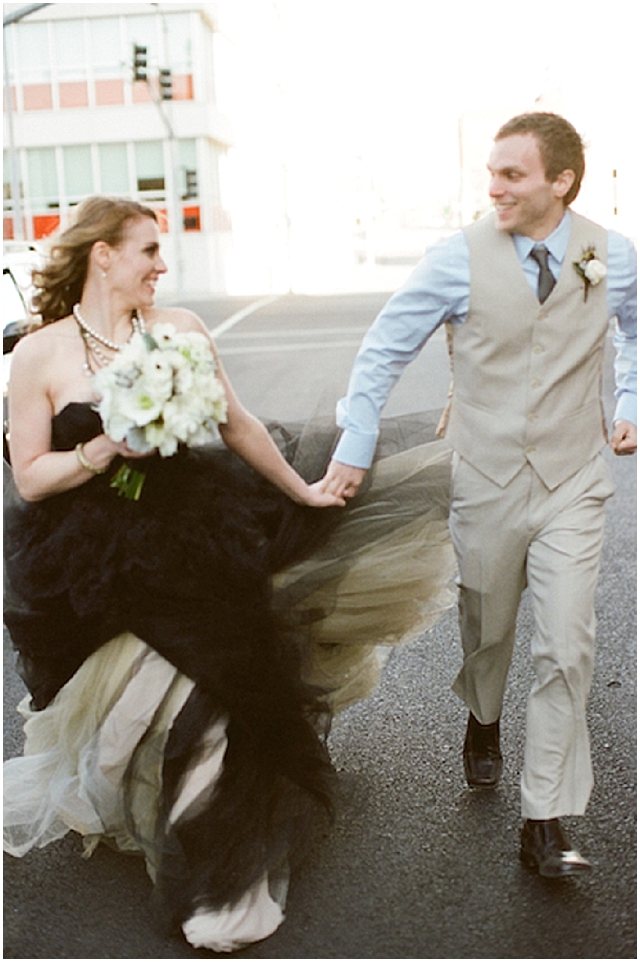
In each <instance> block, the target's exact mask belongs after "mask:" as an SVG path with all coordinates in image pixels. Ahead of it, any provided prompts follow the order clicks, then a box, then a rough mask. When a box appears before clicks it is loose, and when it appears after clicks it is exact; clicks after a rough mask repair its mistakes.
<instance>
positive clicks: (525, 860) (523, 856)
mask: <svg viewBox="0 0 640 962" xmlns="http://www.w3.org/2000/svg"><path fill="white" fill-rule="evenodd" d="M520 861H521V862H522V864H523V865H524V866H525V868H528V869H529V870H530V871H532V872H535V873H536V874H537V875H539V876H540V877H541V878H550V879H560V878H570V877H571V876H572V875H573V876H575V875H584V874H585V872H589V871H590V870H591V865H589V864H588V863H585V864H584V865H580V864H579V863H575V862H573V863H572V862H568V863H567V864H566V865H559V866H558V868H557V870H556V869H547V870H546V871H545V870H544V869H542V868H541V867H540V866H539V865H538V860H537V859H536V858H534V857H533V856H532V855H529V854H527V853H526V852H522V851H521V852H520Z"/></svg>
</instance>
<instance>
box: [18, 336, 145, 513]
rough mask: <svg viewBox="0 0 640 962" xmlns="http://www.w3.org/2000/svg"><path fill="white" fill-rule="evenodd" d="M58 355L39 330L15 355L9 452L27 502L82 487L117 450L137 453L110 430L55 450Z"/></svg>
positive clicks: (49, 341)
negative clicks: (73, 446)
mask: <svg viewBox="0 0 640 962" xmlns="http://www.w3.org/2000/svg"><path fill="white" fill-rule="evenodd" d="M43 333H44V332H43ZM53 357H55V350H53V345H52V339H51V338H50V337H47V336H42V335H41V334H38V333H36V334H33V335H28V336H27V337H25V338H23V339H22V340H21V341H20V342H19V343H18V344H17V345H16V347H15V348H14V351H13V356H12V360H11V377H10V380H9V399H8V400H9V452H10V456H11V468H12V472H13V478H14V481H15V485H16V488H17V490H18V493H19V494H20V496H21V497H22V498H24V500H25V501H42V500H44V499H45V498H48V497H51V496H52V495H54V494H60V493H62V492H63V491H69V490H70V489H71V488H76V487H79V486H80V485H81V484H84V483H85V482H86V481H88V480H89V479H90V478H92V477H93V476H94V474H97V473H102V472H103V471H105V470H106V469H107V468H108V466H109V464H110V463H111V461H112V460H113V458H114V457H115V456H116V454H123V455H126V456H127V457H132V456H134V453H133V452H129V450H128V448H127V446H126V445H123V444H116V443H115V442H114V441H112V440H111V439H110V438H108V437H107V436H106V435H105V434H100V435H98V436H97V437H95V438H92V439H91V440H90V441H87V443H86V444H84V445H83V446H82V449H81V451H80V452H79V453H78V452H76V451H75V450H74V451H52V450H51V417H52V414H53V413H54V411H53V405H52V402H51V391H50V382H51V378H52V375H53V371H55V370H56V367H55V363H54V362H52V358H53ZM82 462H84V464H83V463H82Z"/></svg>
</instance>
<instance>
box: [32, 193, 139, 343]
mask: <svg viewBox="0 0 640 962" xmlns="http://www.w3.org/2000/svg"><path fill="white" fill-rule="evenodd" d="M140 217H151V218H152V219H153V220H157V218H156V215H155V213H154V212H153V211H152V210H151V208H150V207H145V206H143V205H142V204H139V203H138V202H137V201H135V200H121V199H119V198H114V197H89V198H88V199H87V200H85V201H83V202H82V204H80V205H79V206H78V208H77V210H76V213H75V217H74V220H73V223H72V224H71V226H70V227H68V228H67V229H66V230H64V231H63V232H62V233H61V234H60V235H59V236H58V237H57V238H56V239H55V240H54V242H53V244H52V246H51V248H50V250H49V257H48V259H47V263H46V264H45V266H44V267H42V268H40V269H36V270H35V271H34V272H33V284H34V287H35V289H36V292H35V294H34V296H33V310H34V311H35V312H36V313H37V314H39V315H40V323H42V324H50V323H51V322H52V321H57V320H59V319H60V318H61V317H66V316H67V314H70V313H71V311H72V309H73V305H74V304H76V303H77V302H78V301H79V300H80V298H81V297H82V291H83V289H84V285H85V282H86V280H87V271H88V268H89V254H90V253H91V249H92V247H93V245H94V244H95V243H96V241H104V242H105V243H106V244H108V245H109V246H110V247H119V245H120V244H121V243H122V240H123V238H124V232H125V228H126V226H127V224H128V223H129V221H132V220H137V219H138V218H140Z"/></svg>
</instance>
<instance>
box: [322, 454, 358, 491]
mask: <svg viewBox="0 0 640 962" xmlns="http://www.w3.org/2000/svg"><path fill="white" fill-rule="evenodd" d="M366 473H367V472H366V470H365V469H364V468H354V467H351V465H350V464H341V462H340V461H331V462H330V464H329V467H328V468H327V473H326V474H325V476H324V478H323V479H322V481H320V486H321V488H322V490H323V491H325V492H326V493H327V494H332V495H334V496H335V497H337V498H354V497H355V496H356V494H357V493H358V491H359V490H360V485H361V484H362V482H363V480H364V476H365V474H366Z"/></svg>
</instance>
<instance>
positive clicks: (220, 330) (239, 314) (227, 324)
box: [211, 294, 283, 338]
mask: <svg viewBox="0 0 640 962" xmlns="http://www.w3.org/2000/svg"><path fill="white" fill-rule="evenodd" d="M282 296H283V295H282V294H270V295H269V297H263V298H261V300H259V301H254V302H253V304H249V306H248V307H243V308H242V310H241V311H236V313H235V314H232V315H231V317H228V318H227V319H226V321H223V322H222V324H218V326H217V327H215V328H214V329H213V330H212V331H211V334H212V336H213V337H214V338H216V337H220V335H221V334H224V333H225V331H228V330H230V329H231V328H232V327H235V325H236V324H238V323H239V322H240V321H242V320H243V319H244V318H245V317H249V315H250V314H253V313H254V311H259V310H260V308H261V307H266V306H267V304H273V302H274V301H277V300H279V299H280V298H281V297H282Z"/></svg>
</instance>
